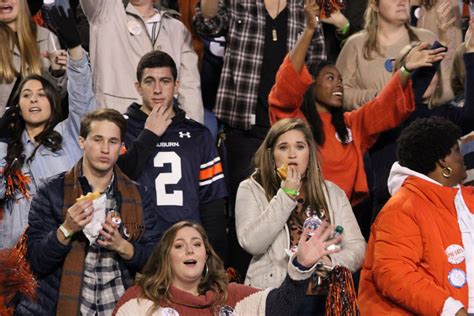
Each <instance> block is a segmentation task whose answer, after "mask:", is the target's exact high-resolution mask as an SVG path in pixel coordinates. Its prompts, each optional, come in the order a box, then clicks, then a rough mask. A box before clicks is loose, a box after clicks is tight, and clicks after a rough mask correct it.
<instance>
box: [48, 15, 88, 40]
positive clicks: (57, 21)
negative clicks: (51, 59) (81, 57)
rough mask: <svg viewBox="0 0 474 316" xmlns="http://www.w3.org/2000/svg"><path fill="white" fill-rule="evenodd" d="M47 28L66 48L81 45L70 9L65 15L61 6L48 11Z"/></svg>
mask: <svg viewBox="0 0 474 316" xmlns="http://www.w3.org/2000/svg"><path fill="white" fill-rule="evenodd" d="M49 17H50V22H51V23H50V24H51V25H49V27H50V28H51V29H52V31H53V32H55V33H56V34H57V35H58V37H59V38H60V39H61V40H62V41H63V42H64V43H65V44H66V47H67V48H75V47H77V46H79V45H81V37H80V35H79V30H78V29H77V25H76V22H75V21H74V18H73V15H72V11H71V9H68V12H67V13H66V12H65V11H64V8H63V7H62V6H54V7H52V8H51V10H50V11H49Z"/></svg>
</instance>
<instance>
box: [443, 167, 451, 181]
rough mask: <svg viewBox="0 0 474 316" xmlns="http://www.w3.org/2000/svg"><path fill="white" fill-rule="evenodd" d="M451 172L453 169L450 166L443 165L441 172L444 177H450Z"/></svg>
mask: <svg viewBox="0 0 474 316" xmlns="http://www.w3.org/2000/svg"><path fill="white" fill-rule="evenodd" d="M452 173H453V169H452V168H451V167H448V166H446V167H444V168H443V171H442V172H441V174H442V175H443V177H445V178H446V179H449V178H450V177H451V174H452Z"/></svg>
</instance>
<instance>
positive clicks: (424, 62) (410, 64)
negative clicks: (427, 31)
mask: <svg viewBox="0 0 474 316" xmlns="http://www.w3.org/2000/svg"><path fill="white" fill-rule="evenodd" d="M430 46H431V44H430V43H421V44H420V45H417V46H415V47H414V48H413V49H412V50H411V51H410V52H409V53H408V55H407V57H406V59H405V68H406V69H407V70H408V71H413V70H415V69H418V68H422V67H431V66H433V63H435V62H437V61H441V60H442V59H443V58H444V57H445V56H446V48H445V47H440V48H436V49H428V48H429V47H430Z"/></svg>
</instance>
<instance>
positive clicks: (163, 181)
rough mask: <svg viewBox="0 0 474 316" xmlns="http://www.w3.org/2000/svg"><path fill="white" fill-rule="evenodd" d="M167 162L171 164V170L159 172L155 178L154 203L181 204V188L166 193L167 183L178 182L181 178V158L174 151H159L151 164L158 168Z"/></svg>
mask: <svg viewBox="0 0 474 316" xmlns="http://www.w3.org/2000/svg"><path fill="white" fill-rule="evenodd" d="M168 163H169V164H171V172H161V173H160V174H159V175H158V177H156V179H155V191H156V205H158V206H164V205H176V206H183V191H182V190H174V191H173V192H172V193H166V185H167V184H178V182H179V180H181V177H182V175H181V158H180V157H179V156H178V155H177V154H176V153H175V152H174V151H165V152H159V153H158V154H157V155H156V156H155V159H153V165H154V166H155V167H158V168H160V167H163V166H164V165H165V164H168Z"/></svg>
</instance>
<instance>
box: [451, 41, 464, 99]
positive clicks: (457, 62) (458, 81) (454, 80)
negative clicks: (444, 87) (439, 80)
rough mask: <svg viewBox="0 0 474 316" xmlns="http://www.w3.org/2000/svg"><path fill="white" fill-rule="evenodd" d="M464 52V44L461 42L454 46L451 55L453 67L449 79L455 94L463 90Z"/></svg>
mask: <svg viewBox="0 0 474 316" xmlns="http://www.w3.org/2000/svg"><path fill="white" fill-rule="evenodd" d="M464 53H466V46H464V43H463V44H461V45H459V46H458V48H456V51H455V52H454V56H453V68H452V70H451V75H450V78H449V79H450V82H451V88H452V89H453V92H454V95H455V96H458V95H459V94H460V93H461V92H463V91H464V79H465V78H466V68H465V66H464Z"/></svg>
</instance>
